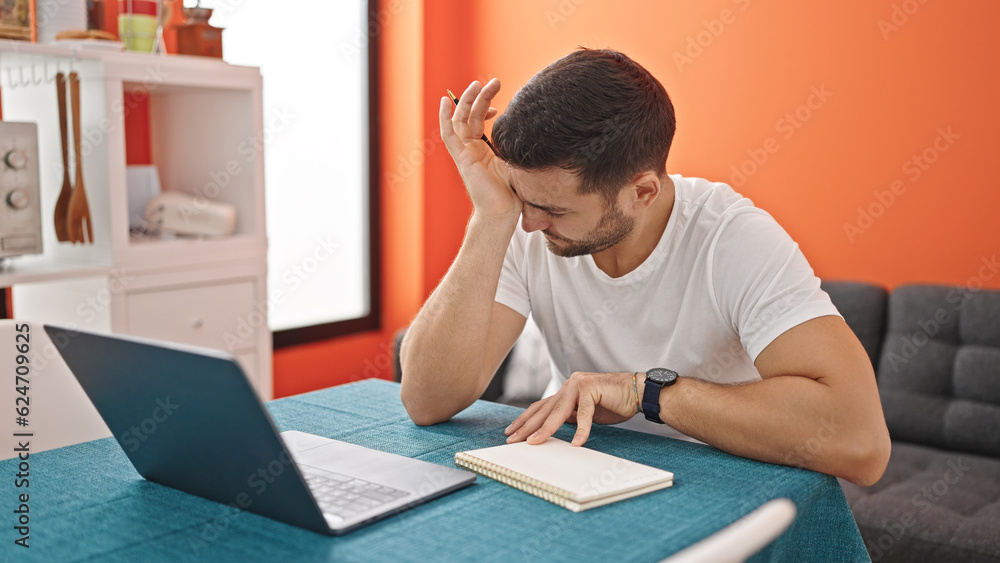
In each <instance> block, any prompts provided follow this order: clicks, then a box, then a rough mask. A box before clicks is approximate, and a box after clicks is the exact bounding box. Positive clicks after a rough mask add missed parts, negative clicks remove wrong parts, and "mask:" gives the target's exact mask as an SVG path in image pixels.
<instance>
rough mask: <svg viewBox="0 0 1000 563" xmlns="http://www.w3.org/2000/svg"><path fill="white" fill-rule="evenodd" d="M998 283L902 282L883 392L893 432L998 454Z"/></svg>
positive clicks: (895, 298) (895, 297) (893, 303)
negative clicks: (985, 286) (986, 287)
mask: <svg viewBox="0 0 1000 563" xmlns="http://www.w3.org/2000/svg"><path fill="white" fill-rule="evenodd" d="M998 360H1000V291H971V290H969V289H966V288H960V287H947V286H930V285H910V286H902V287H899V288H897V289H896V290H895V291H893V292H892V295H890V297H889V316H888V327H887V334H886V339H885V344H884V345H883V348H882V355H881V358H880V360H879V364H878V381H879V393H880V394H881V396H882V408H883V410H884V411H885V419H886V424H887V425H888V427H889V433H890V435H891V436H892V438H893V440H904V441H907V442H913V443H918V444H925V445H928V446H935V447H939V448H944V449H950V450H958V451H965V452H970V453H978V454H983V455H989V456H993V457H1000V361H998Z"/></svg>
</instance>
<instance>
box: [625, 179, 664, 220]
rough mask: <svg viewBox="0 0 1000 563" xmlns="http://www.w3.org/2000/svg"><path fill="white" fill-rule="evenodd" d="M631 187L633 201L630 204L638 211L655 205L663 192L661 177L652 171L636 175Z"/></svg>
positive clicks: (630, 192) (630, 194)
mask: <svg viewBox="0 0 1000 563" xmlns="http://www.w3.org/2000/svg"><path fill="white" fill-rule="evenodd" d="M629 185H630V186H631V188H630V189H629V190H628V192H629V196H630V199H631V201H630V202H629V203H630V204H631V205H632V206H633V207H635V208H636V209H637V210H638V209H639V208H648V207H649V206H651V205H653V202H654V201H656V198H658V197H660V195H661V192H662V191H663V184H662V183H661V182H660V177H659V176H657V175H656V174H655V173H653V171H651V170H650V171H646V172H640V173H639V174H636V176H635V178H633V179H632V181H631V182H630V183H629Z"/></svg>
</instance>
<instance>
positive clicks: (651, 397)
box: [642, 368, 678, 424]
mask: <svg viewBox="0 0 1000 563" xmlns="http://www.w3.org/2000/svg"><path fill="white" fill-rule="evenodd" d="M677 377H678V376H677V372H676V371H673V370H670V369H666V368H653V369H651V370H649V371H647V372H646V383H645V387H644V388H643V391H642V414H643V415H645V417H646V420H648V421H650V422H655V423H657V424H663V420H661V419H660V392H661V391H662V390H663V388H664V387H669V386H671V385H673V384H674V383H677Z"/></svg>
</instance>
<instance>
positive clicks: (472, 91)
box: [451, 80, 483, 125]
mask: <svg viewBox="0 0 1000 563" xmlns="http://www.w3.org/2000/svg"><path fill="white" fill-rule="evenodd" d="M482 91H483V85H482V84H480V83H479V81H478V80H475V81H473V82H472V84H469V87H468V88H466V89H465V92H462V95H461V97H459V98H458V105H457V106H455V115H453V116H452V118H451V121H452V123H455V124H456V125H457V124H459V123H466V122H468V121H469V115H470V114H471V113H472V104H473V103H474V102H475V101H476V96H478V95H479V93H480V92H482Z"/></svg>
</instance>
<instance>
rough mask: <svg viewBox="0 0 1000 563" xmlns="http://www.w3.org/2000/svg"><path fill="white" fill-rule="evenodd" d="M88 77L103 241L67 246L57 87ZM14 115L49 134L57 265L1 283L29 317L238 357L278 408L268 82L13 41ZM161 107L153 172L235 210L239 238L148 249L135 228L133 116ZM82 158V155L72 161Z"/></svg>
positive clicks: (5, 77) (47, 244)
mask: <svg viewBox="0 0 1000 563" xmlns="http://www.w3.org/2000/svg"><path fill="white" fill-rule="evenodd" d="M70 70H74V71H76V72H78V73H79V74H80V79H81V91H82V94H81V102H82V109H81V112H80V113H81V117H82V126H83V135H82V138H83V152H84V158H83V169H84V177H85V185H86V189H87V197H88V200H89V203H90V211H91V216H92V219H93V227H94V229H93V230H94V239H95V242H94V243H93V244H90V245H79V244H77V245H74V244H72V243H66V242H63V243H60V242H57V241H56V238H55V231H54V229H53V221H52V212H53V208H54V205H55V201H56V199H57V197H58V194H59V190H60V187H61V185H62V164H61V156H60V152H59V151H60V148H59V143H60V140H59V114H58V108H57V105H56V87H55V75H56V73H57V72H59V71H62V72H69V71H70ZM0 88H2V101H3V117H4V119H5V120H9V121H31V122H36V123H37V124H38V135H39V154H40V159H41V163H40V165H41V184H42V185H41V188H42V215H43V231H44V232H43V244H44V253H43V254H41V255H34V256H23V257H17V258H14V259H12V260H11V263H10V265H9V267H8V268H6V269H4V270H2V271H0V287H12V288H13V302H14V313H15V315H16V317H17V318H18V319H26V320H31V321H34V322H47V323H55V324H61V325H64V326H72V327H78V328H80V329H83V330H98V331H110V332H114V333H121V334H131V335H136V336H144V337H151V338H157V339H161V340H168V341H174V342H181V343H187V344H194V345H200V346H206V347H209V348H215V349H221V350H225V351H228V352H230V353H232V354H234V355H235V356H236V357H237V358H238V359H239V360H240V362H241V364H242V365H243V368H244V370H245V371H246V372H247V375H248V377H249V378H250V380H251V382H252V383H253V385H254V387H255V389H256V390H257V392H258V394H259V395H260V397H261V398H262V399H264V400H267V399H270V398H271V395H272V382H271V352H272V351H271V334H270V331H269V330H268V328H267V311H266V303H267V287H266V279H267V276H266V274H267V263H266V257H267V239H266V234H265V224H264V216H265V215H264V165H263V154H262V153H261V151H260V150H258V148H257V147H259V145H260V143H261V140H260V139H261V137H262V132H263V130H264V127H263V115H262V99H261V88H262V82H261V76H260V72H259V71H258V69H256V68H251V67H240V66H233V65H229V64H226V63H224V62H222V61H219V60H214V59H204V58H197V57H184V56H156V55H142V54H135V53H127V52H126V53H119V52H107V51H97V50H87V49H79V48H67V47H60V46H53V45H35V44H26V43H21V42H13V41H0ZM126 93H131V95H132V97H135V96H138V97H144V96H148V98H149V113H150V116H151V117H150V135H151V144H152V154H153V163H154V164H155V165H156V166H157V168H158V170H159V174H160V179H161V182H162V187H163V190H164V191H167V190H175V191H181V192H186V193H189V194H192V195H195V196H197V197H204V198H205V199H208V200H217V201H223V202H226V203H230V204H232V205H234V206H235V207H236V210H237V225H236V232H235V234H234V235H232V236H229V237H225V238H218V239H209V238H205V239H173V240H167V239H164V240H160V239H149V238H145V239H143V238H136V237H133V236H131V235H130V233H129V225H128V194H127V190H126V185H125V176H126V175H125V171H126V159H125V146H126V139H125V116H126V114H127V112H129V111H131V108H129V105H128V100H129V99H130V97H129V96H126V95H125V94H126ZM70 154H71V158H72V150H71V151H70Z"/></svg>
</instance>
